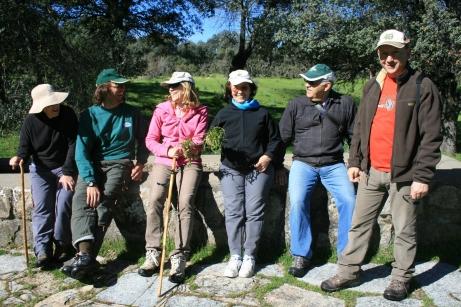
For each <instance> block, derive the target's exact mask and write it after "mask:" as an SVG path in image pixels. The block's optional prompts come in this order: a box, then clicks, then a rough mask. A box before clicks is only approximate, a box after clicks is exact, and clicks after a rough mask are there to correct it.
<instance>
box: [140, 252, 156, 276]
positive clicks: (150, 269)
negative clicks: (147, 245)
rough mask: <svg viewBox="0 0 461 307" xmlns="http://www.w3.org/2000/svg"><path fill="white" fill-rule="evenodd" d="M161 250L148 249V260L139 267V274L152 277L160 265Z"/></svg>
mask: <svg viewBox="0 0 461 307" xmlns="http://www.w3.org/2000/svg"><path fill="white" fill-rule="evenodd" d="M160 256H161V253H160V251H158V250H156V249H155V248H153V249H148V250H146V260H144V263H143V264H142V265H141V266H140V267H139V269H138V274H139V275H141V276H144V277H150V276H152V275H153V274H154V272H155V270H157V269H158V267H159V266H160Z"/></svg>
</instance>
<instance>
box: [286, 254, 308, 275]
mask: <svg viewBox="0 0 461 307" xmlns="http://www.w3.org/2000/svg"><path fill="white" fill-rule="evenodd" d="M310 264H311V261H310V260H309V259H307V258H306V257H301V256H294V257H293V264H292V265H291V267H290V268H289V269H288V274H290V275H292V276H294V277H303V276H304V275H306V273H307V271H308V270H309V266H310Z"/></svg>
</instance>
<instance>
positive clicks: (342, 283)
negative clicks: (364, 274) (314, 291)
mask: <svg viewBox="0 0 461 307" xmlns="http://www.w3.org/2000/svg"><path fill="white" fill-rule="evenodd" d="M358 285H360V278H359V276H358V275H357V277H356V278H353V279H346V278H342V277H340V276H339V275H335V276H333V277H331V278H329V279H327V280H324V281H322V283H321V284H320V288H321V289H322V290H323V291H325V292H335V291H339V290H342V289H346V288H351V287H356V286H358Z"/></svg>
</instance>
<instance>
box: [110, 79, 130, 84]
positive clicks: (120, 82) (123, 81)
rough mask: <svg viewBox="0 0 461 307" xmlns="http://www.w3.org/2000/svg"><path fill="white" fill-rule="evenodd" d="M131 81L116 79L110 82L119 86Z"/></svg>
mask: <svg viewBox="0 0 461 307" xmlns="http://www.w3.org/2000/svg"><path fill="white" fill-rule="evenodd" d="M129 81H130V80H128V79H125V78H117V79H114V80H110V82H113V83H117V84H122V83H127V82H129Z"/></svg>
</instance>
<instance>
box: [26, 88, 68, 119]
mask: <svg viewBox="0 0 461 307" xmlns="http://www.w3.org/2000/svg"><path fill="white" fill-rule="evenodd" d="M30 95H31V96H32V107H31V108H30V110H29V113H32V114H33V113H40V112H42V111H43V109H44V108H46V107H48V106H52V105H54V104H59V103H61V102H63V101H64V100H66V98H67V96H68V95H69V93H66V92H55V91H54V90H53V87H52V86H51V85H50V84H39V85H37V86H36V87H34V88H33V89H32V91H31V93H30Z"/></svg>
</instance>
